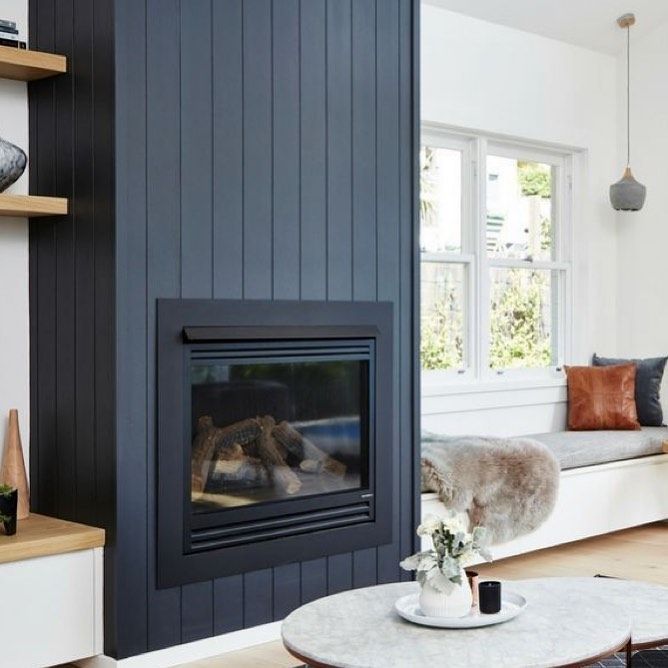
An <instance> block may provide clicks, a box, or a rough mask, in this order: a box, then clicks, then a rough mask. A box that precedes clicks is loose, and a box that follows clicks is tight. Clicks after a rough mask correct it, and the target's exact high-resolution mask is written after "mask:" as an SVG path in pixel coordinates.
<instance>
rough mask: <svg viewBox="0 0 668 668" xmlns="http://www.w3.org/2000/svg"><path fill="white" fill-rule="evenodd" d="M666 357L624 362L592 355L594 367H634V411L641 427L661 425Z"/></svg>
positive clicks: (667, 358)
mask: <svg viewBox="0 0 668 668" xmlns="http://www.w3.org/2000/svg"><path fill="white" fill-rule="evenodd" d="M666 360H668V357H651V358H648V359H646V360H624V359H613V358H611V357H599V356H598V355H597V354H596V353H594V359H593V360H592V362H593V364H594V366H613V365H615V364H629V363H630V362H633V363H634V364H635V365H636V411H637V413H638V422H640V424H641V425H643V427H660V426H661V425H662V424H663V409H662V408H661V399H660V394H661V380H662V378H663V370H664V369H665V367H666Z"/></svg>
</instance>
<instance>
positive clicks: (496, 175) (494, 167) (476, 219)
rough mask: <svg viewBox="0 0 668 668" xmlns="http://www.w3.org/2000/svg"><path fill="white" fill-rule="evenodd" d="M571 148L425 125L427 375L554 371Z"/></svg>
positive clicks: (564, 285) (565, 283) (564, 326)
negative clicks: (539, 146)
mask: <svg viewBox="0 0 668 668" xmlns="http://www.w3.org/2000/svg"><path fill="white" fill-rule="evenodd" d="M571 162H572V156H571V155H569V154H568V153H565V152H564V153H562V152H559V151H546V150H542V149H537V148H533V147H531V146H528V145H524V144H519V143H510V142H496V141H492V140H489V139H487V138H486V137H483V136H462V135H453V134H448V133H444V132H440V131H426V132H424V133H423V144H422V147H421V151H420V189H421V195H420V251H421V262H420V266H421V314H420V318H421V322H420V324H421V349H420V355H421V361H422V368H423V372H424V374H425V377H427V376H431V377H435V378H439V379H447V380H454V379H464V380H468V381H475V380H486V379H490V378H499V377H518V376H529V377H540V376H545V375H550V374H552V375H554V374H555V370H556V368H557V367H558V366H559V365H561V363H562V361H563V360H564V359H565V357H566V355H567V352H568V350H567V349H568V345H569V341H568V336H567V333H568V323H569V321H570V310H569V309H570V302H571V300H570V298H569V285H570V243H569V242H570V235H569V230H570V212H571V205H570V179H571V175H570V170H571Z"/></svg>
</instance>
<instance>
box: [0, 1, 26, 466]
mask: <svg viewBox="0 0 668 668" xmlns="http://www.w3.org/2000/svg"><path fill="white" fill-rule="evenodd" d="M0 18H7V19H10V20H15V21H16V22H17V23H18V24H19V31H20V33H21V38H22V39H23V40H25V37H26V36H27V34H28V33H27V30H28V2H27V0H3V2H2V3H0ZM0 137H3V138H4V139H7V140H9V141H10V142H12V143H13V144H16V145H17V146H20V147H21V148H22V149H24V150H25V151H26V153H27V147H28V96H27V90H26V84H24V83H22V82H17V81H5V80H2V79H0ZM8 192H10V193H17V194H25V193H27V192H28V174H27V170H26V173H25V174H24V175H23V176H22V177H21V179H20V180H19V181H18V182H17V183H15V184H14V185H13V186H12V187H11V188H10V189H9V191H8ZM29 337H30V333H29V327H28V224H27V222H26V221H25V220H15V219H11V218H0V450H1V449H2V448H3V447H4V442H5V430H6V426H7V413H8V412H9V409H10V408H18V410H19V417H20V426H21V436H22V438H23V448H24V451H25V457H26V466H28V444H29V433H28V425H29V419H28V409H29V405H30V401H29V380H30V369H29V343H30V342H29Z"/></svg>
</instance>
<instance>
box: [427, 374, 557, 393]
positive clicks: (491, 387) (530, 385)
mask: <svg viewBox="0 0 668 668" xmlns="http://www.w3.org/2000/svg"><path fill="white" fill-rule="evenodd" d="M558 387H566V378H564V377H546V378H513V379H511V378H508V379H505V380H485V381H477V382H471V383H463V382H462V383H454V382H452V383H448V382H443V381H441V382H438V381H429V380H427V381H424V380H423V382H422V396H423V397H443V396H451V395H455V394H484V393H497V392H520V391H523V390H536V389H542V388H558Z"/></svg>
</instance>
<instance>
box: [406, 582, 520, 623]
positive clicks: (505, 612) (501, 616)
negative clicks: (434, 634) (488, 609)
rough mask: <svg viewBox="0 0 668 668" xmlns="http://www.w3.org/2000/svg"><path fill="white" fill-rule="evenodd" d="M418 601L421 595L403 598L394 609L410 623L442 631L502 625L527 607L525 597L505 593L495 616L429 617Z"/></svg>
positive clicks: (471, 613)
mask: <svg viewBox="0 0 668 668" xmlns="http://www.w3.org/2000/svg"><path fill="white" fill-rule="evenodd" d="M418 599H419V594H410V595H409V596H402V597H401V598H400V599H398V600H397V601H396V603H395V604H394V609H395V610H396V611H397V612H398V613H399V614H400V615H401V616H402V617H403V618H404V619H407V620H408V621H409V622H413V623H415V624H422V625H423V626H434V627H437V628H441V629H475V628H478V627H479V626H491V625H492V624H501V623H502V622H507V621H508V620H510V619H513V618H515V617H517V615H519V614H520V613H521V612H522V611H523V610H524V608H526V606H527V601H526V599H525V598H524V596H520V595H519V594H515V593H513V592H512V591H504V592H503V594H502V597H501V610H500V611H499V612H497V613H496V614H494V615H483V614H482V613H480V612H478V611H477V610H476V611H471V612H470V613H469V614H468V615H466V616H465V617H427V616H426V615H425V614H423V613H422V610H420V605H419V603H418Z"/></svg>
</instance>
